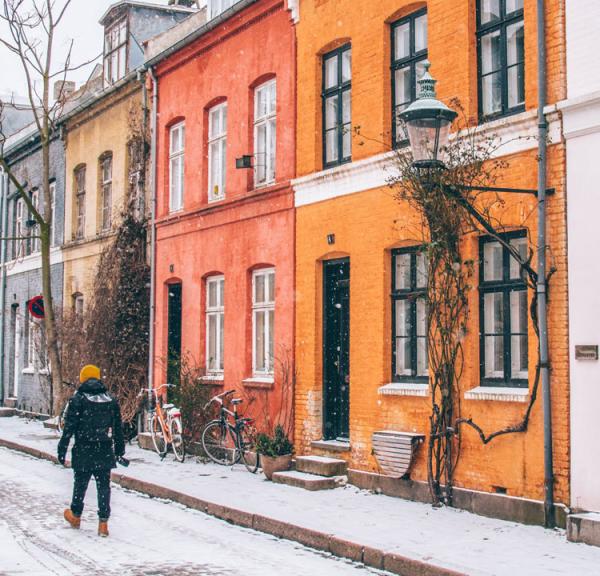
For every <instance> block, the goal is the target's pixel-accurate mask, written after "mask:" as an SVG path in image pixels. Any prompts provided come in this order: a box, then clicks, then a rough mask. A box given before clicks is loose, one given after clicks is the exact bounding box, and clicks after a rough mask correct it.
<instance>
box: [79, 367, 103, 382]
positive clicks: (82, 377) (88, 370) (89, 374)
mask: <svg viewBox="0 0 600 576" xmlns="http://www.w3.org/2000/svg"><path fill="white" fill-rule="evenodd" d="M90 378H95V379H96V380H100V368H98V366H94V365H93V364H88V365H87V366H84V367H83V368H82V369H81V372H80V373H79V382H81V383H82V384H83V383H84V382H85V381H86V380H89V379H90Z"/></svg>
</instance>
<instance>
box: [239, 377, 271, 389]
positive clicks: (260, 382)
mask: <svg viewBox="0 0 600 576" xmlns="http://www.w3.org/2000/svg"><path fill="white" fill-rule="evenodd" d="M242 383H243V384H244V386H248V387H249V388H272V387H273V385H274V384H275V379H274V378H273V376H252V378H245V379H244V380H242Z"/></svg>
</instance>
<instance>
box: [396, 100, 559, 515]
mask: <svg viewBox="0 0 600 576" xmlns="http://www.w3.org/2000/svg"><path fill="white" fill-rule="evenodd" d="M452 106H453V108H454V109H457V110H461V107H460V103H459V102H453V103H452ZM460 123H461V126H462V129H461V130H460V132H459V134H458V137H456V138H455V139H454V140H452V141H451V142H450V143H449V145H448V146H447V148H446V150H445V153H446V160H445V168H443V169H440V168H437V169H427V170H424V169H419V168H416V167H414V166H413V164H412V157H411V156H410V154H409V153H408V151H407V149H406V148H404V149H398V150H397V151H396V153H395V156H394V162H393V166H394V174H393V176H391V177H390V178H389V184H390V186H391V187H392V188H393V189H394V190H395V194H396V197H397V200H398V201H399V202H401V203H404V204H408V205H409V207H410V208H411V209H412V210H413V211H414V213H415V214H416V215H417V220H418V225H417V228H418V232H417V235H418V236H419V242H420V243H421V245H422V249H423V251H424V253H425V254H426V260H427V262H428V280H427V318H428V336H427V341H428V356H429V380H430V388H431V414H430V417H429V435H428V437H429V438H428V444H427V471H428V481H429V487H430V492H431V497H432V501H433V503H434V504H436V505H440V504H442V503H445V504H448V505H451V504H452V497H453V494H452V491H453V485H454V472H455V469H456V466H457V464H458V460H459V456H460V447H461V434H462V429H463V428H464V427H465V426H467V427H470V428H472V429H474V430H475V432H476V433H477V434H478V436H479V438H480V440H481V442H483V443H484V444H488V443H489V442H491V441H492V440H493V439H494V438H497V437H499V436H502V435H505V434H514V433H523V432H526V431H527V427H528V424H529V418H530V415H531V411H532V408H533V406H534V403H535V401H536V397H537V391H538V385H539V379H540V367H539V325H538V318H537V296H536V292H535V288H536V284H537V280H538V277H537V273H536V271H535V269H534V268H533V266H532V259H533V256H534V253H535V250H536V247H535V246H534V244H533V242H532V240H531V237H530V232H529V229H528V227H527V225H526V224H527V220H528V218H529V217H530V215H531V213H533V212H534V211H535V208H536V202H531V201H530V202H528V203H527V206H528V207H531V211H530V212H529V213H527V214H526V215H525V217H524V218H523V219H522V222H520V223H518V222H514V221H513V220H511V221H510V222H505V221H504V218H503V213H504V208H505V205H506V199H505V198H503V197H502V196H500V195H498V194H496V193H493V192H482V191H480V190H478V189H477V188H478V187H483V186H487V187H489V186H494V184H495V183H496V181H497V180H498V179H499V178H500V177H501V176H502V174H503V173H504V172H505V171H506V170H508V168H509V165H508V163H507V162H506V161H504V160H502V159H500V158H499V157H498V156H499V154H500V153H501V150H500V149H499V148H500V146H501V144H500V143H499V139H498V138H497V137H496V136H494V135H487V136H486V135H483V134H482V133H481V132H478V131H477V130H475V128H474V127H472V126H471V125H470V124H469V122H468V121H467V119H466V118H465V117H464V114H463V115H462V120H461V122H460ZM532 168H533V167H532ZM516 228H518V229H521V230H523V229H525V230H526V232H527V241H528V246H527V250H526V251H525V252H526V253H522V252H519V250H518V249H517V248H516V247H515V246H514V245H512V244H511V243H510V242H509V241H508V240H507V239H506V237H505V236H504V233H505V232H507V231H509V230H514V229H516ZM482 234H486V235H488V236H490V237H492V238H493V239H494V240H496V241H497V242H499V243H500V245H501V246H502V247H503V248H505V249H506V250H508V252H509V254H510V256H511V257H512V258H514V259H515V260H516V261H517V262H518V264H519V265H520V266H521V269H522V273H523V278H524V280H525V282H526V285H527V288H528V293H529V295H530V296H531V298H530V306H529V315H530V317H531V322H532V324H533V328H534V333H535V335H536V339H537V345H536V349H537V351H538V360H537V361H536V362H535V366H536V368H535V375H534V378H533V385H532V387H531V392H530V400H529V404H528V405H527V407H526V409H525V410H524V413H523V415H522V417H521V418H520V420H519V421H518V422H513V423H508V424H507V425H506V426H505V427H503V428H501V429H498V430H495V431H492V432H486V431H485V430H484V428H483V425H482V424H480V423H477V422H475V421H474V420H473V419H471V418H463V417H462V416H461V403H460V393H459V390H460V382H461V378H462V376H463V370H464V364H465V357H464V349H463V343H464V338H465V335H466V334H467V331H468V330H469V323H468V320H469V305H468V301H469V292H470V291H471V290H473V279H474V270H475V267H476V264H477V262H475V261H474V260H472V259H468V258H465V257H464V252H465V251H464V245H465V240H466V239H467V238H468V237H469V236H473V235H476V236H480V235H482ZM552 272H553V271H552V270H551V271H550V273H549V275H548V278H546V281H548V280H549V279H550V276H551V275H552Z"/></svg>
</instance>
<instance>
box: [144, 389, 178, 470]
mask: <svg viewBox="0 0 600 576" xmlns="http://www.w3.org/2000/svg"><path fill="white" fill-rule="evenodd" d="M162 388H175V386H174V385H173V384H163V385H162V386H159V387H158V388H152V389H147V388H144V389H142V390H141V391H140V393H139V396H142V395H143V394H148V396H149V400H150V409H149V413H148V426H149V428H150V434H151V436H152V444H153V445H154V449H155V450H156V452H157V453H158V455H159V456H160V457H161V459H162V458H164V457H165V456H166V455H167V452H168V450H169V446H171V448H172V449H173V454H174V455H175V459H176V460H177V461H179V462H183V461H184V460H185V444H184V441H183V424H182V422H181V410H179V408H176V407H175V405H173V404H163V403H162V397H161V396H160V395H159V393H158V392H159V390H161V389H162ZM152 400H153V401H154V402H152Z"/></svg>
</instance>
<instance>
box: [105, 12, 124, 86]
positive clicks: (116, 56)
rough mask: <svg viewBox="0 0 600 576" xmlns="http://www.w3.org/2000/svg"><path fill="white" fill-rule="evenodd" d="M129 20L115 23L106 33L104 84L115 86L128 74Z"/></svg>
mask: <svg viewBox="0 0 600 576" xmlns="http://www.w3.org/2000/svg"><path fill="white" fill-rule="evenodd" d="M127 36H128V30H127V18H124V19H122V20H119V21H118V22H115V23H114V24H112V25H111V26H110V27H108V28H107V29H106V31H105V33H104V83H105V85H110V84H114V83H115V82H117V81H118V80H120V79H121V78H123V77H124V76H125V75H126V74H127Z"/></svg>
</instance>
